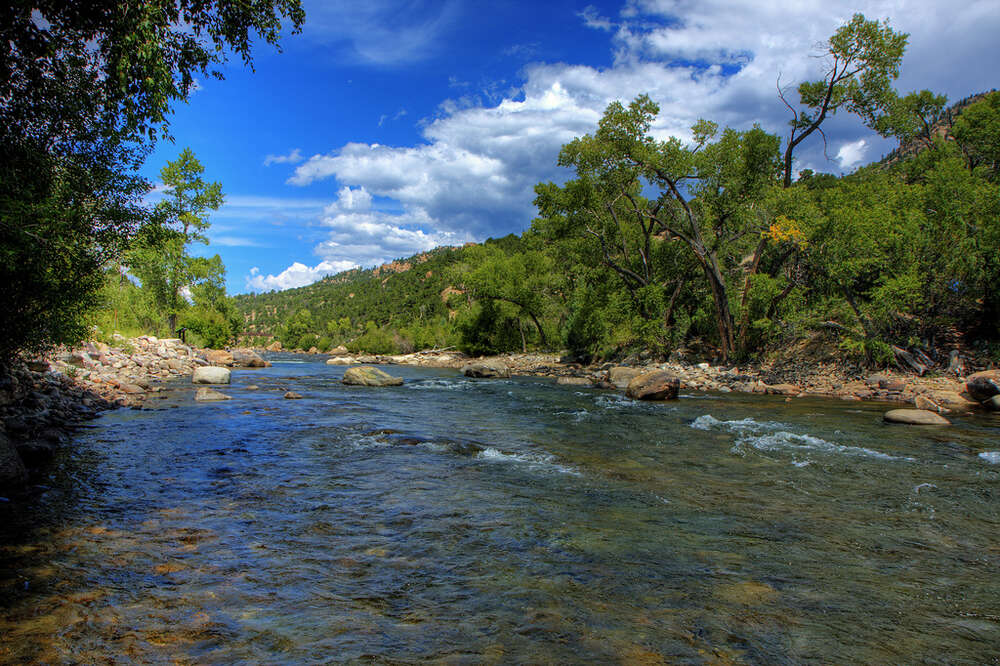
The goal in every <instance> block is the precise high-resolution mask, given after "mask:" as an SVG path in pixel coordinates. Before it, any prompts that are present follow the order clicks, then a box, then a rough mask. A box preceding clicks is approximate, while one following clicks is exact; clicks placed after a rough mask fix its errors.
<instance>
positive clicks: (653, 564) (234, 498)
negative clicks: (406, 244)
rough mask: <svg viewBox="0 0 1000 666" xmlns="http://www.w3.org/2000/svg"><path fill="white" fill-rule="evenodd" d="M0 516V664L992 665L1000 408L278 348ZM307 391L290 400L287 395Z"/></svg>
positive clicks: (94, 433) (129, 415)
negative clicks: (918, 404) (211, 394)
mask: <svg viewBox="0 0 1000 666" xmlns="http://www.w3.org/2000/svg"><path fill="white" fill-rule="evenodd" d="M274 360H275V361H276V363H275V365H274V367H272V368H268V369H266V370H259V371H237V372H235V373H234V377H235V379H234V384H233V385H232V386H230V387H227V388H225V389H223V390H224V391H225V392H227V393H229V394H230V395H232V396H233V400H230V401H226V402H220V403H195V402H194V401H193V392H192V389H191V387H190V386H189V385H184V384H182V383H178V384H177V385H176V388H175V389H174V390H171V391H169V392H167V393H166V394H165V396H164V397H163V398H162V399H157V400H156V403H157V409H155V410H152V411H147V410H143V411H128V410H123V411H119V412H115V413H112V414H108V415H106V416H104V417H102V419H100V420H99V421H98V422H97V424H98V427H96V428H93V429H88V430H86V431H84V432H81V433H80V435H79V437H78V438H77V440H76V441H75V442H74V446H73V449H72V451H69V452H64V455H63V457H62V458H60V459H59V461H58V463H57V464H56V465H55V466H54V468H53V472H52V479H51V481H50V482H49V485H50V486H51V489H50V490H47V491H44V492H42V493H40V494H38V495H37V496H36V497H34V498H33V499H31V500H30V501H28V502H23V503H20V504H16V505H15V504H7V505H2V506H0V519H2V521H3V523H2V524H3V527H2V528H0V531H2V537H3V541H2V544H3V545H2V546H0V594H2V598H3V600H2V601H0V635H2V636H3V637H4V640H3V641H2V644H0V661H2V662H11V663H19V662H32V661H34V662H44V663H62V662H80V663H84V662H93V661H102V660H106V659H108V658H122V659H125V660H131V661H138V662H144V663H148V662H153V663H157V662H172V661H180V662H192V663H195V662H196V663H202V662H232V661H248V662H257V661H262V662H270V663H274V662H316V661H365V660H368V661H375V662H394V663H395V662H404V663H410V662H421V661H428V660H430V661H436V660H446V661H459V662H463V661H465V662H473V663H480V662H487V663H489V662H492V663H510V662H533V663H538V662H543V663H555V662H573V663H580V662H592V663H608V662H611V663H650V664H652V663H730V662H731V663H803V662H824V663H828V662H831V661H834V662H837V663H876V662H878V663H890V662H891V663H905V662H914V661H922V660H931V661H948V662H950V663H983V662H985V661H988V660H989V659H992V658H994V657H995V654H996V647H995V646H996V645H1000V609H998V606H997V599H1000V582H998V580H997V577H996V570H997V565H998V563H1000V548H998V546H997V542H996V537H995V535H996V533H997V528H998V525H1000V498H998V481H1000V465H995V464H992V463H991V462H990V458H989V456H987V457H981V456H980V454H981V453H984V452H989V451H998V450H1000V422H998V421H997V419H995V418H990V417H975V418H967V419H959V420H958V422H957V423H956V425H955V426H954V427H952V428H948V429H932V430H916V429H907V428H901V427H890V426H886V425H884V424H883V423H882V422H881V419H880V415H881V411H882V409H883V408H882V407H880V406H878V405H870V404H864V405H859V404H857V403H839V402H822V401H806V400H803V401H794V402H791V403H785V402H783V401H782V400H780V399H772V398H770V397H759V396H738V395H733V394H729V395H725V396H722V395H707V394H693V395H689V396H684V397H683V398H682V399H680V400H677V401H674V402H670V403H663V404H646V403H637V402H634V401H630V400H627V399H625V398H624V397H623V396H621V395H620V394H617V393H614V392H607V391H599V390H589V389H587V390H583V389H578V388H573V387H562V386H556V385H555V384H554V383H552V382H551V381H548V380H542V379H531V378H522V379H511V380H498V381H492V380H490V381H487V380H470V379H466V378H464V377H461V376H459V375H458V374H457V373H455V372H453V371H448V370H428V369H420V368H398V367H393V368H389V370H390V371H391V372H392V373H393V374H398V375H401V376H403V377H404V378H405V379H406V384H404V386H402V387H398V388H385V389H367V388H354V387H347V386H343V385H342V384H340V383H339V379H340V377H341V376H342V374H343V368H342V367H336V366H325V365H323V364H322V363H321V362H317V361H315V359H313V358H310V357H305V356H299V357H296V356H292V355H281V356H277V357H276V358H275V359H274ZM288 390H294V391H296V392H298V393H301V394H302V395H303V396H304V397H303V399H302V400H283V399H282V395H283V394H284V392H285V391H288Z"/></svg>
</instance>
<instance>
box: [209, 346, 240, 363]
mask: <svg viewBox="0 0 1000 666" xmlns="http://www.w3.org/2000/svg"><path fill="white" fill-rule="evenodd" d="M205 360H206V361H208V362H209V363H210V364H212V365H225V366H232V364H233V355H232V354H231V353H230V352H227V351H225V350H223V349H206V350H205Z"/></svg>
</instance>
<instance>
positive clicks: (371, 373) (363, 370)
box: [341, 365, 403, 386]
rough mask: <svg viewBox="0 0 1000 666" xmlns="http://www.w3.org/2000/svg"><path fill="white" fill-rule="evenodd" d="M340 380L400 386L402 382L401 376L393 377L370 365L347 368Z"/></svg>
mask: <svg viewBox="0 0 1000 666" xmlns="http://www.w3.org/2000/svg"><path fill="white" fill-rule="evenodd" d="M341 381H342V382H343V383H344V384H351V385H354V386H400V385H402V383H403V379H402V378H401V377H393V376H392V375H390V374H388V373H386V372H383V371H381V370H379V369H378V368H373V367H371V366H370V365H361V366H358V367H356V368H348V369H347V371H346V372H344V378H343V379H342V380H341Z"/></svg>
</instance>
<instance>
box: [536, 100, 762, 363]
mask: <svg viewBox="0 0 1000 666" xmlns="http://www.w3.org/2000/svg"><path fill="white" fill-rule="evenodd" d="M658 113H659V107H658V106H657V105H656V104H655V103H654V102H653V101H652V100H651V99H649V97H648V96H646V95H641V96H639V97H637V98H636V99H635V100H634V101H632V103H630V104H629V106H628V107H625V106H623V105H622V104H621V103H620V102H613V103H611V104H610V105H608V108H607V110H606V111H605V113H604V117H603V118H601V120H600V122H599V124H598V130H597V132H596V133H595V134H594V135H593V136H590V135H587V136H584V137H581V138H579V139H575V140H573V141H572V142H570V143H568V144H566V146H564V147H563V150H562V152H561V153H560V156H559V164H560V165H561V166H572V167H574V168H575V169H576V172H577V176H578V178H577V179H576V180H574V181H570V182H569V183H567V184H566V185H565V186H563V187H562V188H559V187H556V186H554V185H551V184H550V185H542V186H539V187H538V188H536V191H537V192H538V193H539V198H538V199H537V200H536V203H538V204H539V207H540V209H541V211H542V214H543V215H546V214H549V215H552V214H557V215H559V214H566V213H567V212H569V213H571V216H572V218H573V219H575V220H576V221H577V223H579V224H582V225H585V226H586V225H588V224H589V225H590V226H586V229H587V232H588V233H589V234H590V235H591V236H593V237H594V238H595V239H596V240H597V241H598V243H600V244H602V245H603V248H602V253H603V256H604V257H605V259H604V262H605V263H606V264H607V265H609V267H610V268H611V269H612V270H613V271H615V272H616V273H618V274H619V275H622V276H623V278H626V279H630V280H632V281H633V282H635V284H636V285H642V286H646V285H648V284H649V282H648V280H646V278H645V277H643V275H642V274H641V273H639V272H637V271H635V270H632V269H630V268H628V267H626V266H624V265H622V264H619V263H618V262H617V261H616V260H614V259H613V258H611V255H610V253H609V251H608V248H607V245H608V242H607V240H608V238H609V237H608V236H607V235H606V234H602V233H601V232H598V231H596V230H595V229H594V227H595V226H596V224H597V223H600V224H601V225H603V226H605V227H607V226H608V225H611V226H614V227H622V226H624V225H626V224H627V225H630V226H631V227H632V232H631V235H632V236H633V238H634V239H637V240H638V243H637V244H636V243H635V242H633V248H634V253H635V254H637V255H638V256H639V257H640V260H639V262H640V263H641V264H645V265H651V264H652V252H653V247H654V246H655V245H656V244H659V243H662V242H664V241H673V240H676V241H679V242H681V243H683V245H684V246H686V247H687V248H688V250H689V251H690V253H691V255H692V258H693V259H694V261H695V262H696V263H697V266H698V267H699V270H700V272H701V273H702V275H703V277H704V278H705V281H706V284H707V286H708V288H709V290H710V292H711V294H712V301H713V303H714V308H715V323H716V328H717V332H718V336H719V346H720V351H721V353H722V356H723V358H727V357H729V356H730V355H731V354H732V353H733V352H734V351H735V345H736V341H737V339H738V337H739V336H738V335H737V333H736V323H735V322H736V319H735V318H734V316H733V313H732V309H731V305H730V296H731V294H732V291H733V289H732V287H731V285H730V281H731V278H730V276H729V275H728V272H729V269H730V268H731V267H732V266H733V264H734V263H735V262H738V261H739V259H740V257H742V256H743V254H744V250H745V249H747V248H746V247H745V246H746V245H747V243H750V242H753V241H754V240H756V239H757V238H759V237H760V233H761V232H762V231H764V230H765V229H767V228H768V226H769V224H768V222H767V219H766V215H765V211H763V210H762V209H761V207H760V202H761V200H762V198H763V196H764V194H765V192H766V191H767V189H768V188H769V187H770V186H772V185H773V184H774V183H775V179H776V176H777V175H778V169H779V162H778V148H779V140H778V138H777V137H775V136H774V135H771V134H768V133H766V132H764V131H763V130H761V129H760V128H759V127H755V128H753V129H751V130H748V131H745V132H738V131H736V130H732V129H726V130H725V131H723V132H722V133H721V136H719V137H718V139H715V137H716V135H717V134H718V128H717V126H716V125H715V124H714V123H711V122H708V121H699V122H698V123H697V124H696V125H695V126H694V127H693V128H692V134H693V136H694V144H693V145H692V146H685V145H684V144H683V143H682V142H681V140H680V139H678V138H676V137H671V138H670V139H667V140H666V141H658V140H656V139H655V138H653V136H652V135H651V134H650V128H651V127H652V122H653V119H654V118H655V117H656V115H657V114H658ZM713 139H715V140H714V141H713ZM648 188H653V189H655V190H656V191H657V192H658V194H657V196H656V198H653V199H647V198H645V197H642V196H640V193H641V192H643V191H646V190H647V189H648ZM560 192H561V193H563V194H564V195H565V197H562V198H563V203H561V204H560V203H559V200H560V196H558V193H560ZM567 200H568V202H569V206H567V205H566V204H567ZM560 206H561V208H560ZM579 213H582V214H579ZM626 214H627V217H626ZM592 223H593V224H592ZM624 235H625V234H623V237H624ZM654 238H655V242H654ZM626 254H627V246H626V250H625V251H623V253H622V255H621V256H622V258H624V257H625V256H626ZM633 263H634V262H633ZM643 270H645V269H643ZM746 288H747V286H744V289H746Z"/></svg>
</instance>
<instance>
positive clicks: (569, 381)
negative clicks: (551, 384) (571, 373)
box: [556, 377, 594, 386]
mask: <svg viewBox="0 0 1000 666" xmlns="http://www.w3.org/2000/svg"><path fill="white" fill-rule="evenodd" d="M556 384H559V385H560V386H593V385H594V382H592V381H590V380H589V379H588V378H586V377H560V378H559V379H557V380H556Z"/></svg>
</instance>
